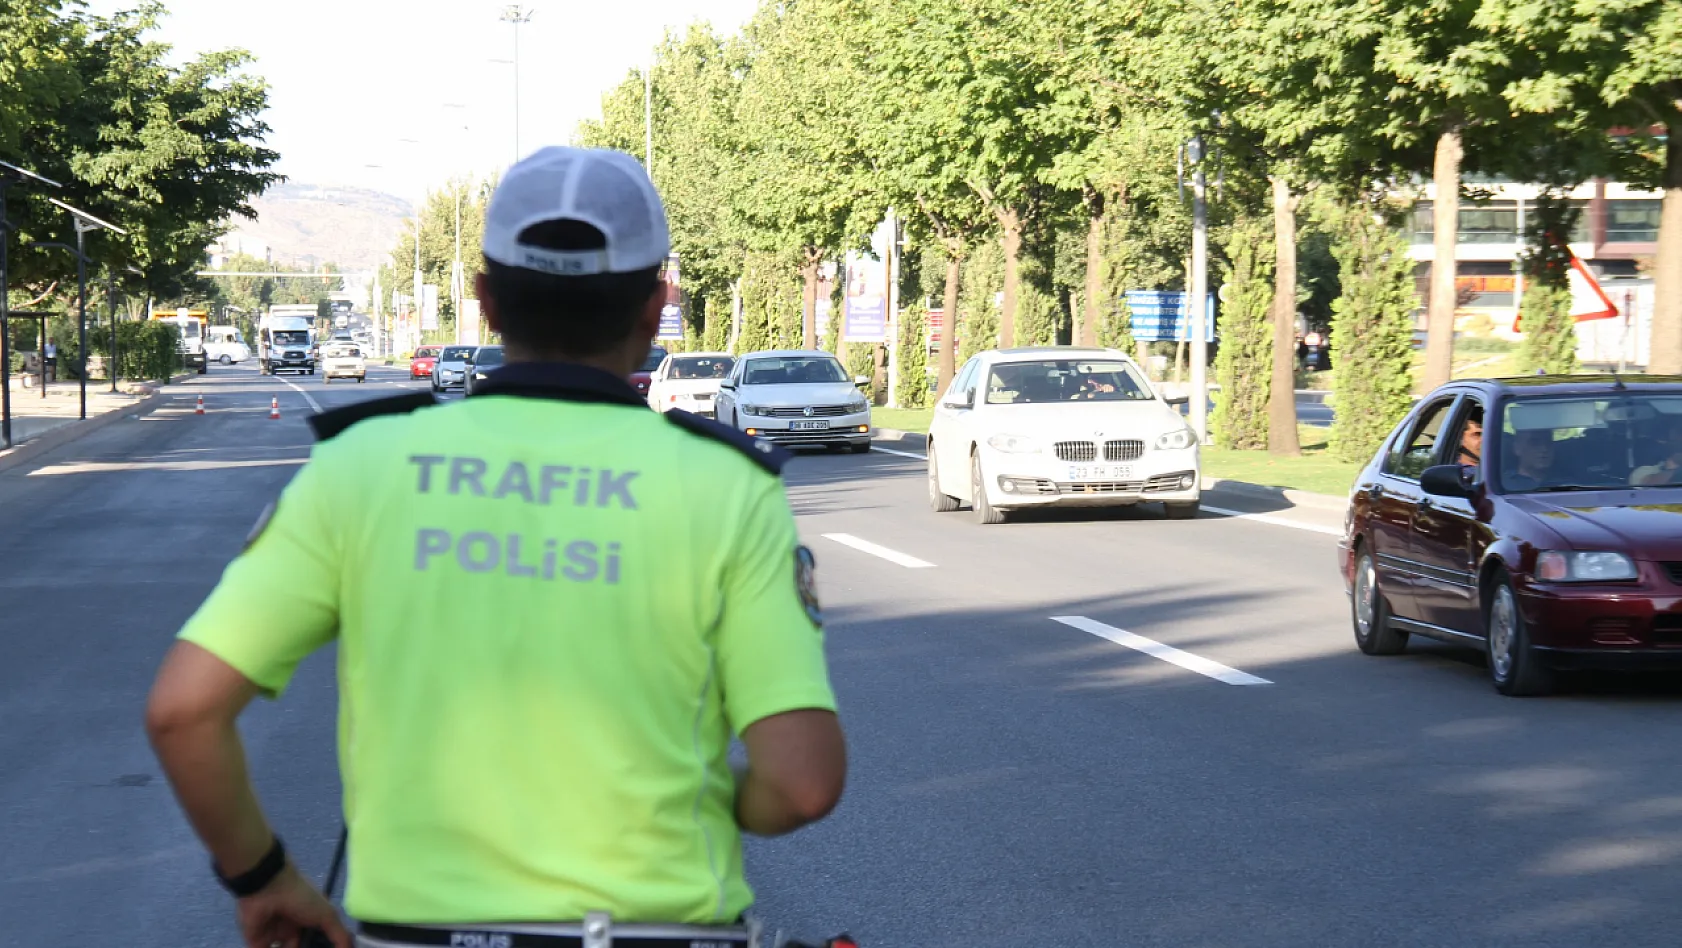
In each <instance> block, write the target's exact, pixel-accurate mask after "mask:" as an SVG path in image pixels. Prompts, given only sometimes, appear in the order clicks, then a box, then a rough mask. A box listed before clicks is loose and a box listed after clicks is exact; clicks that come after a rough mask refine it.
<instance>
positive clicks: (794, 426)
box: [788, 421, 829, 431]
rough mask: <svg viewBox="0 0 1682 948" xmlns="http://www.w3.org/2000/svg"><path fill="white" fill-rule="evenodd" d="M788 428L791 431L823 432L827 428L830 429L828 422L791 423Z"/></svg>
mask: <svg viewBox="0 0 1682 948" xmlns="http://www.w3.org/2000/svg"><path fill="white" fill-rule="evenodd" d="M788 427H789V430H790V431H822V430H824V429H825V428H828V427H829V422H827V421H791V422H789V425H788Z"/></svg>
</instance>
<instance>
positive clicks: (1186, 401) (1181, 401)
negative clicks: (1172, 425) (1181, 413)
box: [1162, 395, 1191, 405]
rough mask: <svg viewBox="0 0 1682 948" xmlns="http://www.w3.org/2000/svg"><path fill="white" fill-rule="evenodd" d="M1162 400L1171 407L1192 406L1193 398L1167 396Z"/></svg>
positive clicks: (1187, 396) (1188, 396)
mask: <svg viewBox="0 0 1682 948" xmlns="http://www.w3.org/2000/svg"><path fill="white" fill-rule="evenodd" d="M1162 400H1163V402H1165V403H1166V404H1169V405H1190V404H1191V396H1190V395H1167V396H1164V397H1163V399H1162Z"/></svg>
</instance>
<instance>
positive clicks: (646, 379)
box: [631, 346, 666, 398]
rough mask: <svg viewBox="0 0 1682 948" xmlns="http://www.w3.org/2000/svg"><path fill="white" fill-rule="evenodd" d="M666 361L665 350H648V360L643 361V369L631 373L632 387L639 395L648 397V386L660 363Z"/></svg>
mask: <svg viewBox="0 0 1682 948" xmlns="http://www.w3.org/2000/svg"><path fill="white" fill-rule="evenodd" d="M664 361H666V350H665V349H662V348H660V347H659V346H655V347H654V348H652V349H650V350H648V358H647V359H644V360H643V363H642V368H640V369H638V370H636V371H635V372H632V373H631V385H632V386H633V387H634V388H636V390H637V394H638V395H641V396H642V397H644V398H647V397H648V386H649V384H650V380H651V379H652V378H653V377H654V370H655V369H658V368H659V367H660V363H662V362H664Z"/></svg>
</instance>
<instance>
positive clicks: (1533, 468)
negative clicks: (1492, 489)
mask: <svg viewBox="0 0 1682 948" xmlns="http://www.w3.org/2000/svg"><path fill="white" fill-rule="evenodd" d="M1494 464H1495V471H1496V477H1497V479H1498V482H1499V483H1500V485H1501V489H1502V490H1504V491H1506V492H1507V493H1518V494H1528V493H1547V492H1552V491H1572V490H1608V489H1615V488H1631V487H1634V488H1651V487H1672V486H1682V392H1667V393H1655V394H1643V393H1611V394H1607V395H1595V396H1587V397H1581V396H1579V397H1569V398H1558V397H1554V398H1549V397H1545V396H1537V397H1534V398H1518V399H1515V400H1513V401H1511V402H1508V403H1507V404H1506V405H1505V406H1504V407H1503V409H1502V413H1501V448H1500V451H1499V453H1498V454H1497V455H1496V456H1495V458H1494Z"/></svg>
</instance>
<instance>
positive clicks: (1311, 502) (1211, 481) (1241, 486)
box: [872, 428, 1349, 510]
mask: <svg viewBox="0 0 1682 948" xmlns="http://www.w3.org/2000/svg"><path fill="white" fill-rule="evenodd" d="M872 440H873V441H882V442H888V443H890V444H894V445H902V446H905V447H914V448H916V449H918V450H920V451H927V450H928V436H927V435H923V434H918V433H917V432H915V431H900V430H899V429H898V428H877V429H876V433H875V434H874V435H873V436H872ZM1217 487H1218V488H1220V489H1221V490H1229V491H1233V492H1234V493H1240V494H1249V495H1252V496H1256V497H1266V498H1268V499H1269V500H1283V501H1285V502H1286V503H1288V504H1290V505H1291V506H1293V507H1309V508H1313V509H1315V510H1342V509H1344V508H1345V507H1347V506H1348V505H1349V501H1348V500H1347V499H1345V498H1343V497H1338V496H1335V495H1333V494H1316V493H1313V492H1311V491H1306V490H1291V489H1289V488H1284V487H1269V486H1267V485H1266V484H1252V483H1250V482H1248V481H1235V480H1230V479H1228V478H1224V477H1205V478H1203V489H1204V490H1214V489H1215V488H1217Z"/></svg>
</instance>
